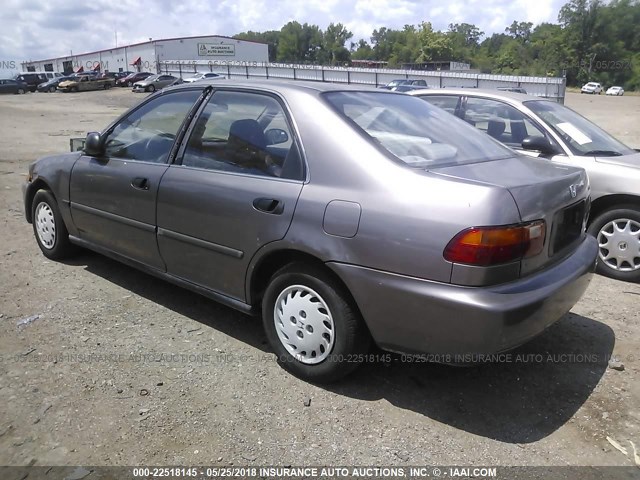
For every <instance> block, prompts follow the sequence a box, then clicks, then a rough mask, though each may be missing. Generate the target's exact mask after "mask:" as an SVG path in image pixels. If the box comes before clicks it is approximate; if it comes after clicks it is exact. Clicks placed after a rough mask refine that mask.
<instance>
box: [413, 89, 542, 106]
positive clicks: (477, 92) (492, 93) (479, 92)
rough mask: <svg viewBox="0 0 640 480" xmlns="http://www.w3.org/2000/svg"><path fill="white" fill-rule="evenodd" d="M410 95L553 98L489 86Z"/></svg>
mask: <svg viewBox="0 0 640 480" xmlns="http://www.w3.org/2000/svg"><path fill="white" fill-rule="evenodd" d="M407 94H408V95H429V96H432V95H468V96H475V97H484V98H495V99H497V100H504V99H509V100H511V101H513V102H515V103H522V102H526V101H527V100H547V101H550V102H553V100H551V99H549V98H545V97H538V96H535V95H527V94H525V93H517V92H509V91H505V90H492V89H487V88H430V89H426V88H423V89H420V90H411V91H410V92H407Z"/></svg>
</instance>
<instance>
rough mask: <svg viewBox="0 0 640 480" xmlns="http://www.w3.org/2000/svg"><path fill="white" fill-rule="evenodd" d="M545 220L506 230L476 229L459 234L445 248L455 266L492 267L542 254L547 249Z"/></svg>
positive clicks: (449, 259)
mask: <svg viewBox="0 0 640 480" xmlns="http://www.w3.org/2000/svg"><path fill="white" fill-rule="evenodd" d="M545 235H546V224H545V222H544V221H543V220H538V221H535V222H530V223H523V224H519V225H507V226H502V227H473V228H467V229H466V230H463V231H461V232H460V233H458V234H457V235H456V236H455V237H453V239H452V240H451V241H450V242H449V244H448V245H447V247H446V248H445V249H444V258H445V259H446V260H448V261H450V262H454V263H465V264H467V265H476V266H480V267H488V266H491V265H498V264H500V263H509V262H514V261H517V260H521V259H522V258H527V257H533V256H535V255H538V254H539V253H540V252H541V251H542V249H543V248H544V239H545Z"/></svg>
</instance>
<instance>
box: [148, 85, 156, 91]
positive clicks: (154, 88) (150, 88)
mask: <svg viewBox="0 0 640 480" xmlns="http://www.w3.org/2000/svg"><path fill="white" fill-rule="evenodd" d="M155 91H156V87H154V86H153V85H149V86H148V87H147V92H151V93H153V92H155Z"/></svg>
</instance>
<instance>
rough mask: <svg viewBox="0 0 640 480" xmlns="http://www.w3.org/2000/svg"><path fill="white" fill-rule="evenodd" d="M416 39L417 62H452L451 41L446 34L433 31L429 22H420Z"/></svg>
mask: <svg viewBox="0 0 640 480" xmlns="http://www.w3.org/2000/svg"><path fill="white" fill-rule="evenodd" d="M418 38H419V41H420V55H419V56H418V62H429V61H437V60H452V55H453V45H452V43H451V39H450V38H449V37H448V36H447V34H446V33H443V32H440V31H437V30H434V29H433V27H432V26H431V23H430V22H422V24H421V28H420V30H419V31H418Z"/></svg>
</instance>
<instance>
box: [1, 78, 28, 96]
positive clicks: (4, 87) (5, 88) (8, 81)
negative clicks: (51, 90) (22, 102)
mask: <svg viewBox="0 0 640 480" xmlns="http://www.w3.org/2000/svg"><path fill="white" fill-rule="evenodd" d="M28 91H29V85H27V84H26V83H24V82H20V81H18V80H14V79H13V78H3V79H0V93H19V94H23V93H27V92H28Z"/></svg>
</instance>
